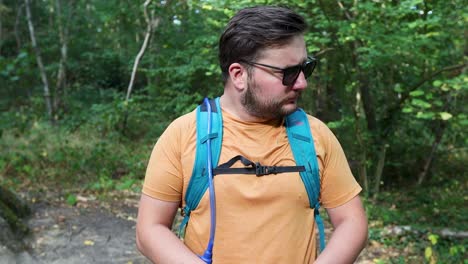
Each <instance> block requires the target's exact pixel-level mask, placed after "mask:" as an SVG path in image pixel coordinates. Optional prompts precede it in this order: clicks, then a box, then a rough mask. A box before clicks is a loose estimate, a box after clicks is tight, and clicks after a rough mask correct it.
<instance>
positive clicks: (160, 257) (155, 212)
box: [136, 194, 204, 264]
mask: <svg viewBox="0 0 468 264" xmlns="http://www.w3.org/2000/svg"><path fill="white" fill-rule="evenodd" d="M178 207H179V203H176V202H166V201H161V200H158V199H154V198H151V197H150V196H147V195H145V194H142V195H141V199H140V206H139V209H138V218H137V226H136V242H137V247H138V249H139V250H140V252H141V253H142V254H143V255H145V256H146V257H147V258H148V259H150V260H151V261H152V262H153V263H158V264H164V263H171V264H172V263H200V264H202V263H204V262H203V261H202V260H201V259H200V258H199V257H198V256H196V255H195V254H194V253H193V252H192V251H190V249H188V248H187V247H186V246H185V245H184V243H183V242H182V241H181V240H180V239H179V238H178V237H177V236H176V235H175V234H174V233H173V232H172V231H171V226H172V221H173V220H174V216H175V214H176V213H177V208H178Z"/></svg>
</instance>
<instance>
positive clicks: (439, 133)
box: [417, 126, 445, 186]
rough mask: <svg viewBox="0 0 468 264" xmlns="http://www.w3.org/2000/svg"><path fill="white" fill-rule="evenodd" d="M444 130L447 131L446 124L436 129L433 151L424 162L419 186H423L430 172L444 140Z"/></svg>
mask: <svg viewBox="0 0 468 264" xmlns="http://www.w3.org/2000/svg"><path fill="white" fill-rule="evenodd" d="M444 131H445V126H441V127H439V128H438V129H437V131H436V135H435V139H434V142H433V143H432V148H431V152H430V153H429V155H428V156H427V157H426V160H425V162H424V167H423V168H422V170H421V172H419V175H418V183H417V185H418V186H421V184H422V183H423V182H424V180H425V179H426V176H427V174H428V172H429V168H430V167H431V164H432V161H433V160H434V157H435V154H436V152H437V148H438V146H439V145H440V142H441V141H442V136H443V135H444Z"/></svg>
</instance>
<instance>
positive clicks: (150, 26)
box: [125, 0, 159, 103]
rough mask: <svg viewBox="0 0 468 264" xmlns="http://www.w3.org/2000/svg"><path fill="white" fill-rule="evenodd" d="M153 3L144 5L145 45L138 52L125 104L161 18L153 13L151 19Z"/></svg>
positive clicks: (148, 0)
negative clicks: (150, 8)
mask: <svg viewBox="0 0 468 264" xmlns="http://www.w3.org/2000/svg"><path fill="white" fill-rule="evenodd" d="M150 3H151V0H146V1H145V3H144V4H143V6H144V14H145V20H146V24H147V25H146V33H145V39H144V40H143V44H142V45H141V48H140V51H139V52H138V54H137V56H136V58H135V62H134V63H133V69H132V75H131V77H130V82H129V84H128V88H127V96H126V97H125V102H126V103H128V100H129V99H130V94H131V93H132V89H133V84H134V83H135V76H136V72H137V69H138V65H139V64H140V60H141V58H143V55H144V54H145V52H146V48H147V47H148V42H149V40H150V38H151V35H152V33H153V30H154V28H156V27H157V26H158V24H159V18H156V19H154V12H151V17H149V16H148V5H149V4H150Z"/></svg>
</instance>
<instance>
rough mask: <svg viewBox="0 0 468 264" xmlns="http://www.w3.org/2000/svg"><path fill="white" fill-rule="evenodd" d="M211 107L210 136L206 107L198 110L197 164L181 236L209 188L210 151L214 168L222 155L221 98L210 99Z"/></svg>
mask: <svg viewBox="0 0 468 264" xmlns="http://www.w3.org/2000/svg"><path fill="white" fill-rule="evenodd" d="M210 105H211V112H212V113H211V134H209V135H208V131H207V126H208V112H207V109H206V105H204V104H201V105H199V106H198V107H197V110H196V112H197V113H196V124H197V144H196V153H195V162H194V165H193V171H192V177H191V178H190V182H189V185H188V187H187V192H186V194H185V207H184V208H183V209H182V210H183V211H182V215H183V216H184V219H183V220H182V223H181V224H180V227H179V236H180V237H183V236H184V235H185V234H184V233H185V227H186V225H187V223H188V220H189V218H190V213H191V212H192V210H194V209H195V208H197V207H198V204H199V203H200V200H201V198H202V197H203V194H204V193H205V192H206V189H207V188H208V168H207V167H206V164H207V163H206V157H207V156H208V155H207V154H208V151H211V163H212V164H213V166H217V165H218V161H219V156H220V153H221V144H222V140H223V135H222V133H223V120H222V116H221V107H220V104H219V97H217V98H215V99H210ZM208 138H210V139H211V150H208V147H207V144H206V142H207V139H208Z"/></svg>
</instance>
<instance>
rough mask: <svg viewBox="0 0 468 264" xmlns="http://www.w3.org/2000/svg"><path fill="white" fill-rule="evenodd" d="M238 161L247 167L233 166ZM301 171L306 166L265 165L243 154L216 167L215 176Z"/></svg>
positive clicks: (260, 174)
mask: <svg viewBox="0 0 468 264" xmlns="http://www.w3.org/2000/svg"><path fill="white" fill-rule="evenodd" d="M236 161H240V162H242V164H243V165H244V166H245V167H244V168H231V166H232V165H234V163H236ZM301 171H305V167H304V166H263V165H262V164H260V162H253V161H250V160H249V159H247V158H245V157H243V156H241V155H237V156H235V157H234V158H232V159H230V160H228V161H227V162H226V163H223V164H221V165H219V166H218V167H216V168H214V169H213V176H215V175H220V174H255V175H257V177H261V176H265V175H270V174H278V173H284V172H301Z"/></svg>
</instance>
